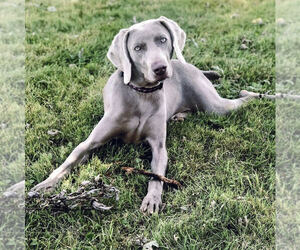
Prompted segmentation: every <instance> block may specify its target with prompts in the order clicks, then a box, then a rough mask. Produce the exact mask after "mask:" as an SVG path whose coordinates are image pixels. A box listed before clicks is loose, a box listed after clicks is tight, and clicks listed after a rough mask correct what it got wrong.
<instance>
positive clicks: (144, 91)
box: [127, 81, 164, 93]
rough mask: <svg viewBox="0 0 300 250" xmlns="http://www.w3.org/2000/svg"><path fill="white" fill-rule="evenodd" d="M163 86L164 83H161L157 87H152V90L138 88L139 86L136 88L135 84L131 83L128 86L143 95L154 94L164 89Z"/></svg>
mask: <svg viewBox="0 0 300 250" xmlns="http://www.w3.org/2000/svg"><path fill="white" fill-rule="evenodd" d="M163 85H164V82H163V81H160V82H159V83H158V84H157V85H155V86H154V87H151V88H145V87H137V86H134V85H133V84H131V83H130V82H129V83H128V84H127V86H129V87H130V88H132V89H134V90H135V91H138V92H141V93H152V92H154V91H156V90H160V89H162V87H163Z"/></svg>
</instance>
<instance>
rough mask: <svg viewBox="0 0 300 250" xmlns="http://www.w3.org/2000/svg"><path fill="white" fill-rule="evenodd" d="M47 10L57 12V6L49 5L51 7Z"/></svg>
mask: <svg viewBox="0 0 300 250" xmlns="http://www.w3.org/2000/svg"><path fill="white" fill-rule="evenodd" d="M47 10H48V11H49V12H56V11H57V10H56V8H55V7H54V6H49V7H48V8H47Z"/></svg>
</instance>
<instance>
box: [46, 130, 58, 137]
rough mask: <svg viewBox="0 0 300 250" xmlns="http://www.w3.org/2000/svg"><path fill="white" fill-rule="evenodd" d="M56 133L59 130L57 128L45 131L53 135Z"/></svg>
mask: <svg viewBox="0 0 300 250" xmlns="http://www.w3.org/2000/svg"><path fill="white" fill-rule="evenodd" d="M58 133H60V131H59V130H57V129H50V130H48V131H47V134H48V135H51V136H55V135H57V134H58Z"/></svg>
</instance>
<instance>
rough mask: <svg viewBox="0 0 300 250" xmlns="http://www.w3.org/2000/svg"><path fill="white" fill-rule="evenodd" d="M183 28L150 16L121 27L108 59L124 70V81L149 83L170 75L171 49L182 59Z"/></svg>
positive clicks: (164, 19)
mask: <svg viewBox="0 0 300 250" xmlns="http://www.w3.org/2000/svg"><path fill="white" fill-rule="evenodd" d="M185 38H186V35H185V32H184V31H183V30H182V29H181V28H180V27H179V26H178V24H177V23H176V22H174V21H172V20H170V19H168V18H166V17H163V16H162V17H160V18H158V19H151V20H148V21H144V22H141V23H138V24H135V25H133V26H131V27H130V28H128V29H122V30H120V32H119V33H118V34H117V35H116V36H115V38H114V40H113V42H112V44H111V46H110V48H109V51H108V53H107V57H108V59H109V60H110V61H111V62H112V63H113V64H114V65H115V66H116V67H117V68H118V69H120V70H121V71H123V73H124V83H125V84H128V83H129V82H130V81H134V82H135V83H136V84H138V85H141V86H146V85H148V86H151V85H155V84H157V83H158V82H159V81H162V80H164V79H166V78H168V77H171V76H172V66H171V63H170V61H171V57H172V54H173V51H174V52H175V54H176V56H177V58H178V60H180V61H181V62H185V60H184V58H183V56H182V50H183V48H184V44H185Z"/></svg>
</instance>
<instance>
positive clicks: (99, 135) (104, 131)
mask: <svg viewBox="0 0 300 250" xmlns="http://www.w3.org/2000/svg"><path fill="white" fill-rule="evenodd" d="M120 129H121V127H120V125H119V122H118V121H116V120H115V119H113V118H111V116H110V115H104V117H103V118H102V119H101V121H100V122H99V123H98V124H97V125H96V127H95V128H94V129H93V131H92V133H91V134H90V135H89V137H88V138H87V139H86V140H85V141H83V142H81V143H80V144H79V145H78V146H77V147H76V148H75V149H74V150H73V151H72V153H71V154H70V155H69V157H68V158H67V159H66V160H65V161H64V163H63V164H62V165H60V166H59V167H58V168H57V169H55V170H54V171H53V172H52V173H51V174H50V176H49V177H48V178H47V179H46V180H44V181H43V182H41V183H39V184H38V185H36V186H35V187H33V188H32V189H31V191H45V190H51V189H52V188H53V187H54V186H55V185H56V184H57V183H58V182H59V181H60V180H61V179H62V178H63V177H64V176H65V175H67V174H68V173H69V172H70V170H71V168H72V167H74V166H75V165H76V164H78V163H80V162H81V161H82V160H83V158H84V157H85V156H86V155H87V153H88V152H89V151H90V150H92V149H94V148H96V147H99V146H101V145H103V144H104V143H106V142H107V141H108V140H109V139H111V138H112V137H114V136H117V135H118V133H119V132H120Z"/></svg>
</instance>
